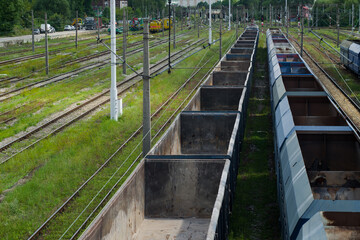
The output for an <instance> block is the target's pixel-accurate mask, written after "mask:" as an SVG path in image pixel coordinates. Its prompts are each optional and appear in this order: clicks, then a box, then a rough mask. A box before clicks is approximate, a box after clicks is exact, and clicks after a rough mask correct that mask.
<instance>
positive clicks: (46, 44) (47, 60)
mask: <svg viewBox="0 0 360 240" xmlns="http://www.w3.org/2000/svg"><path fill="white" fill-rule="evenodd" d="M47 32H48V27H47V13H45V67H46V75H49V46H48V36H47Z"/></svg>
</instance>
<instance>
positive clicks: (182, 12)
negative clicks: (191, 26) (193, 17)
mask: <svg viewBox="0 0 360 240" xmlns="http://www.w3.org/2000/svg"><path fill="white" fill-rule="evenodd" d="M180 7H181V31H182V30H183V23H184V11H183V8H182V6H180Z"/></svg>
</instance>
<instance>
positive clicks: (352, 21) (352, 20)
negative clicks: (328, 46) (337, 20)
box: [351, 4, 354, 35]
mask: <svg viewBox="0 0 360 240" xmlns="http://www.w3.org/2000/svg"><path fill="white" fill-rule="evenodd" d="M351 7H352V9H351V10H352V11H351V34H352V35H354V4H352V6H351Z"/></svg>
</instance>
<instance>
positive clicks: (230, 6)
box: [228, 0, 231, 31]
mask: <svg viewBox="0 0 360 240" xmlns="http://www.w3.org/2000/svg"><path fill="white" fill-rule="evenodd" d="M230 18H231V0H229V28H228V31H230V30H231V21H230Z"/></svg>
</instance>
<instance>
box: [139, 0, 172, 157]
mask: <svg viewBox="0 0 360 240" xmlns="http://www.w3.org/2000/svg"><path fill="white" fill-rule="evenodd" d="M170 1H171V0H169V6H170V3H171V2H170ZM169 21H170V14H169ZM169 24H170V22H169ZM169 27H170V25H169ZM170 31H171V29H169V32H170ZM143 40H144V67H143V77H142V78H143V139H144V140H143V156H144V157H145V156H146V154H147V153H148V152H149V151H150V147H151V119H150V60H149V58H150V57H149V19H147V18H146V19H144V36H143Z"/></svg>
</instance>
